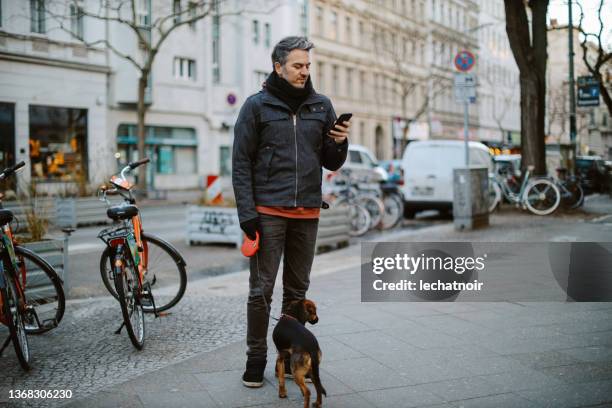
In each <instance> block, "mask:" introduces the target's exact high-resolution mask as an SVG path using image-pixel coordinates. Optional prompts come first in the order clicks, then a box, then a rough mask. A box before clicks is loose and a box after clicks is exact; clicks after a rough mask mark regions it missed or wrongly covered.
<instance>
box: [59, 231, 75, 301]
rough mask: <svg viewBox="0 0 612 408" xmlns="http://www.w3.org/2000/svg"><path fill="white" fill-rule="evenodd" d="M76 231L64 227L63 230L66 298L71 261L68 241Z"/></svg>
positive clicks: (63, 277)
mask: <svg viewBox="0 0 612 408" xmlns="http://www.w3.org/2000/svg"><path fill="white" fill-rule="evenodd" d="M74 231H76V229H75V228H62V232H63V233H64V250H63V252H62V255H63V260H64V273H63V274H62V275H63V276H62V281H63V282H64V285H63V287H64V294H65V295H66V298H68V292H69V287H68V276H69V270H70V268H69V266H68V265H69V262H70V258H69V256H68V242H69V240H70V235H71V234H72V233H73V232H74Z"/></svg>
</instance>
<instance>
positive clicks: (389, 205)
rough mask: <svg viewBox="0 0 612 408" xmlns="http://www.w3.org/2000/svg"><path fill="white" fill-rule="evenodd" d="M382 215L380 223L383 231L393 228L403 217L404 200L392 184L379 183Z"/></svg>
mask: <svg viewBox="0 0 612 408" xmlns="http://www.w3.org/2000/svg"><path fill="white" fill-rule="evenodd" d="M380 189H381V191H382V195H383V197H382V200H383V206H384V214H383V217H382V220H381V223H380V226H381V228H382V229H383V230H386V229H391V228H393V227H395V226H396V225H397V224H398V223H399V222H400V221H401V219H402V217H403V216H404V199H403V197H402V193H401V192H400V189H399V188H398V187H397V185H395V184H394V183H381V185H380Z"/></svg>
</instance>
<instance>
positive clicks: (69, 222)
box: [55, 197, 121, 228]
mask: <svg viewBox="0 0 612 408" xmlns="http://www.w3.org/2000/svg"><path fill="white" fill-rule="evenodd" d="M110 200H111V203H112V204H119V203H121V200H119V199H117V198H114V197H113V198H111V199H110ZM106 209H107V205H106V203H105V202H104V201H100V200H99V199H98V198H97V197H83V198H81V197H79V198H57V199H56V200H55V225H57V226H58V227H60V228H65V227H71V228H76V227H80V226H83V225H97V224H110V223H111V219H109V218H108V217H107V216H106Z"/></svg>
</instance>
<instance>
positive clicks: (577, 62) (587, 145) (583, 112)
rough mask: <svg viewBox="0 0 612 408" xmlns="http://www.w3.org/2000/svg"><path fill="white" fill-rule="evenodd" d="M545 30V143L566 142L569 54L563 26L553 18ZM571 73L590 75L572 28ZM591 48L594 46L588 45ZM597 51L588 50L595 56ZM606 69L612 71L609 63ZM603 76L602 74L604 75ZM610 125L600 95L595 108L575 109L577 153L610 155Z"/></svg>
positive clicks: (578, 35)
mask: <svg viewBox="0 0 612 408" xmlns="http://www.w3.org/2000/svg"><path fill="white" fill-rule="evenodd" d="M551 28H553V29H552V30H549V31H548V49H549V50H555V52H549V53H548V58H549V59H548V70H547V73H546V82H547V83H546V86H547V95H546V102H547V103H546V107H547V108H546V135H547V140H546V142H547V143H548V144H569V143H570V139H569V133H570V132H569V120H570V119H569V118H570V109H569V106H570V102H569V77H568V72H569V57H568V47H569V44H568V31H567V27H558V26H556V23H555V22H554V21H553V24H552V27H551ZM573 39H574V47H573V48H574V76H575V78H576V79H577V78H578V77H579V76H588V75H590V73H589V71H588V69H587V67H586V65H585V63H584V61H583V59H582V55H583V51H582V48H581V46H580V33H579V32H578V30H577V29H574V35H573ZM588 46H589V47H591V48H595V47H596V46H595V45H592V44H589V45H588ZM596 52H597V50H596V49H592V50H591V51H589V54H588V55H589V56H593V57H594V56H595V55H596ZM608 69H609V70H612V68H611V67H610V65H609V66H608ZM605 76H606V75H604V77H605ZM611 127H612V125H611V124H610V115H609V114H608V109H607V107H606V105H605V103H604V101H603V99H601V98H600V105H599V106H598V107H577V108H576V144H577V152H578V154H583V155H589V154H592V155H593V154H594V155H599V156H602V157H604V158H610V157H612V129H611Z"/></svg>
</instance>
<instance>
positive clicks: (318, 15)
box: [315, 6, 323, 36]
mask: <svg viewBox="0 0 612 408" xmlns="http://www.w3.org/2000/svg"><path fill="white" fill-rule="evenodd" d="M315 24H316V28H315V31H316V32H317V33H318V34H319V35H320V36H323V8H322V7H319V6H317V8H316V10H315Z"/></svg>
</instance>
